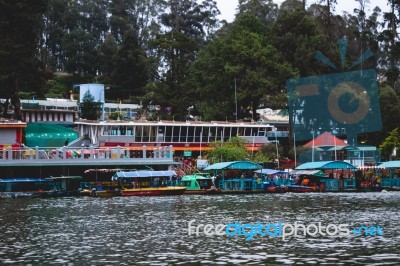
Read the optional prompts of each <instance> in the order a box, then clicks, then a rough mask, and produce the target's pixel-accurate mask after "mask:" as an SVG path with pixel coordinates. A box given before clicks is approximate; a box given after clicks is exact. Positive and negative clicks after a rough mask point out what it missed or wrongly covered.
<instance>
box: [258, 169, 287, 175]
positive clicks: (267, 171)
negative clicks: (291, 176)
mask: <svg viewBox="0 0 400 266" xmlns="http://www.w3.org/2000/svg"><path fill="white" fill-rule="evenodd" d="M254 172H256V173H259V174H264V175H284V174H288V172H285V171H281V170H275V169H260V170H257V171H254Z"/></svg>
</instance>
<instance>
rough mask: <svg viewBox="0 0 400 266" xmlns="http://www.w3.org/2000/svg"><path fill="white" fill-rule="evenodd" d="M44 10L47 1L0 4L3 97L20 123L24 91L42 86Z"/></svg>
mask: <svg viewBox="0 0 400 266" xmlns="http://www.w3.org/2000/svg"><path fill="white" fill-rule="evenodd" d="M45 10H46V1H45V0H33V1H30V0H29V1H28V0H21V1H0V36H2V41H1V42H0V88H1V90H0V97H2V98H6V99H7V101H6V103H8V99H10V100H11V104H12V105H13V106H14V117H15V118H16V119H21V112H20V100H19V92H20V91H21V89H23V88H28V87H29V88H30V89H32V90H35V89H37V87H36V86H40V79H41V74H42V73H43V68H42V66H41V64H40V62H39V59H38V44H39V29H40V26H41V22H42V15H43V14H44V12H45ZM7 108H8V106H5V108H4V113H3V114H4V115H7Z"/></svg>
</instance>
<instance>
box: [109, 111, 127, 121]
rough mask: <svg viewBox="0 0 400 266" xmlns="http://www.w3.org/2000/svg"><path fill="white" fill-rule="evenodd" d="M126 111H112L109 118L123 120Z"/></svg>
mask: <svg viewBox="0 0 400 266" xmlns="http://www.w3.org/2000/svg"><path fill="white" fill-rule="evenodd" d="M125 115H126V114H125V113H124V112H112V113H111V114H110V115H109V116H108V118H109V119H111V120H118V119H120V120H123V119H124V118H125Z"/></svg>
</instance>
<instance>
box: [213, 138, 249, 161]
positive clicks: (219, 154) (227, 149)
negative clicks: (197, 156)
mask: <svg viewBox="0 0 400 266" xmlns="http://www.w3.org/2000/svg"><path fill="white" fill-rule="evenodd" d="M244 144H245V142H244V140H243V139H242V138H239V137H234V138H231V139H230V140H229V141H228V142H220V141H217V142H214V143H212V144H210V145H211V146H212V147H214V149H213V150H211V151H208V152H206V156H207V158H208V159H209V160H210V163H216V162H229V161H243V160H248V159H249V158H250V154H249V152H248V151H247V150H246V147H245V145H244Z"/></svg>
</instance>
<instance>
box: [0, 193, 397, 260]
mask: <svg viewBox="0 0 400 266" xmlns="http://www.w3.org/2000/svg"><path fill="white" fill-rule="evenodd" d="M399 213H400V193H396V192H387V193H347V194H346V193H334V194H327V193H315V194H314V193H313V194H295V193H287V194H279V195H272V194H265V195H262V194H260V195H215V196H200V195H190V196H180V197H151V198H145V197H118V198H112V199H99V198H89V197H82V198H60V199H21V200H5V201H2V204H1V207H0V217H1V218H0V230H1V232H2V234H1V235H0V264H6V263H14V264H38V263H40V264H70V263H72V264H78V265H79V264H88V263H91V264H121V265H132V264H144V265H171V264H176V265H179V264H183V265H185V264H204V265H207V264H221V265H225V264H226V265H228V264H229V265H231V264H245V265H251V264H260V263H263V264H271V265H274V264H288V265H291V264H296V265H314V264H316V265H319V264H321V265H324V264H325V265H349V264H357V265H398V264H400V258H399V253H398V244H399V242H400V236H399V234H398V232H399V229H400V223H399V222H398V221H399V218H400V214H399ZM191 220H194V221H195V223H194V224H195V225H198V224H200V223H203V224H205V223H210V224H215V225H216V224H220V223H222V224H229V223H233V222H235V221H238V222H240V223H257V222H258V221H261V222H263V223H269V222H272V223H275V222H278V221H282V222H289V223H294V222H295V221H301V222H303V223H304V224H307V223H318V222H321V223H322V224H329V223H334V224H340V223H346V224H349V225H350V226H361V225H378V224H379V225H380V226H381V227H383V228H384V236H383V237H361V236H360V237H358V236H351V237H305V236H302V237H289V239H288V240H287V241H284V240H282V239H281V238H279V237H261V236H255V237H254V239H253V240H251V241H246V240H245V238H244V237H243V236H234V237H228V236H212V237H207V236H205V235H201V236H196V235H193V234H192V235H188V229H187V226H188V222H189V221H191Z"/></svg>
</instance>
